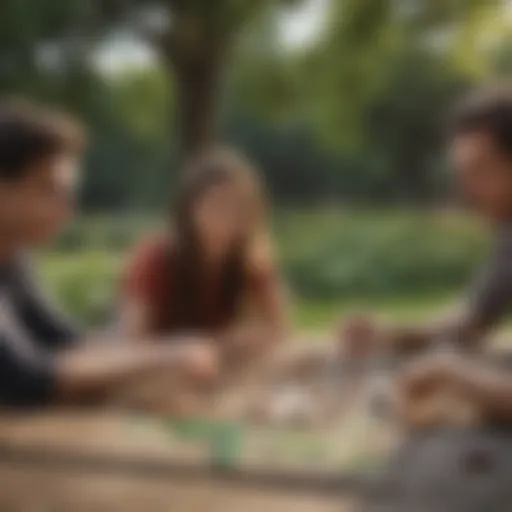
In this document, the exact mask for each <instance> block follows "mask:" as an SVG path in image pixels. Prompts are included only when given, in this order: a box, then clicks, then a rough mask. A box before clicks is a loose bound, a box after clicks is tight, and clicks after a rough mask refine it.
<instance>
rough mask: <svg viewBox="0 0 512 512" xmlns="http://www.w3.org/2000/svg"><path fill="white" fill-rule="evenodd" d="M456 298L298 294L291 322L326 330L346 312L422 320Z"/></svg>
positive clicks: (447, 295) (395, 319)
mask: <svg viewBox="0 0 512 512" xmlns="http://www.w3.org/2000/svg"><path fill="white" fill-rule="evenodd" d="M456 302H457V294H456V293H453V292H452V293H450V292H446V293H444V294H437V295H428V296H412V295H407V296H395V297H393V298H386V297H380V298H354V299H351V300H348V299H345V300H340V301H335V300H332V301H322V300H314V299H312V300H309V299H305V298H297V299H296V300H295V302H294V308H293V309H294V324H295V325H296V327H297V328H298V329H299V330H302V331H313V332H320V333H323V332H328V331H329V330H330V329H332V328H334V327H335V326H336V325H337V323H339V322H340V321H341V319H342V318H343V317H345V316H350V315H353V314H359V313H363V314H364V313H367V314H374V315H377V316H378V317H379V318H382V319H383V320H386V321H390V322H397V323H409V322H421V321H425V320H428V319H429V318H432V317H435V316H436V315H439V314H442V313H443V312H446V310H449V309H450V308H452V307H453V304H456Z"/></svg>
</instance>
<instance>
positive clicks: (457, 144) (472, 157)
mask: <svg viewBox="0 0 512 512" xmlns="http://www.w3.org/2000/svg"><path fill="white" fill-rule="evenodd" d="M451 156H452V160H453V164H454V166H455V170H456V173H457V177H458V181H459V186H460V189H461V192H462V194H463V196H464V198H465V199H466V200H467V201H468V202H469V204H470V205H471V206H472V207H473V208H475V209H476V210H477V211H479V212H480V213H482V214H483V215H485V216H486V217H488V218H490V219H491V220H494V221H502V220H508V219H509V217H511V216H512V159H511V158H510V156H508V155H505V154H504V153H503V152H502V151H501V150H500V149H499V148H498V147H497V146H496V144H495V142H494V141H493V139H492V138H491V136H490V135H489V134H488V133H486V132H485V131H482V132H478V131H475V132H470V133H465V134H460V135H458V136H457V137H455V139H454V140H453V142H452V146H451Z"/></svg>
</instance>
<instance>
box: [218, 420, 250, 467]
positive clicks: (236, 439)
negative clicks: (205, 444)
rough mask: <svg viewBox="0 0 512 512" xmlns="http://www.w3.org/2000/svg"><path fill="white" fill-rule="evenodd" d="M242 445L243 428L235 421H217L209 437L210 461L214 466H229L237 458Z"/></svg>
mask: <svg viewBox="0 0 512 512" xmlns="http://www.w3.org/2000/svg"><path fill="white" fill-rule="evenodd" d="M243 445H244V429H243V427H242V426H241V425H239V424H238V423H235V422H218V423H217V424H216V425H215V426H214V428H213V430H212V432H211V437H210V456H211V462H212V464H213V465H214V466H215V467H219V468H230V467H232V466H233V465H234V464H235V463H236V462H237V461H238V460H239V459H240V456H241V453H242V450H243Z"/></svg>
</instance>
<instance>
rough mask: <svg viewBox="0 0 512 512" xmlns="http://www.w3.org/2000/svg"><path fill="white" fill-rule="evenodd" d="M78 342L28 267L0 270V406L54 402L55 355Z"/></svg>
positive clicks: (14, 265)
mask: <svg viewBox="0 0 512 512" xmlns="http://www.w3.org/2000/svg"><path fill="white" fill-rule="evenodd" d="M77 339H78V331H77V329H76V328H75V327H74V326H73V325H72V324H71V323H70V322H69V321H68V320H66V319H65V318H64V317H62V316H61V315H60V314H59V313H58V312H57V311H56V310H55V309H54V308H53V307H52V305H51V303H50V301H49V300H48V299H47V298H46V297H44V296H43V294H42V292H41V290H40V289H39V287H38V286H37V282H36V280H35V279H34V277H33V275H32V272H31V268H30V264H28V263H27V262H25V261H22V260H21V259H20V260H18V261H16V262H14V263H11V264H9V265H4V266H3V267H2V268H1V269H0V404H1V405H8V406H35V405H43V404H45V403H48V402H51V401H52V399H53V398H54V396H55V393H54V392H55V372H54V356H55V354H56V353H57V352H58V351H60V350H63V349H65V348H67V347H69V346H71V345H73V344H74V343H75V342H76V340H77Z"/></svg>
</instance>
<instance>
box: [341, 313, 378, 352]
mask: <svg viewBox="0 0 512 512" xmlns="http://www.w3.org/2000/svg"><path fill="white" fill-rule="evenodd" d="M383 336H384V329H383V328H382V326H380V325H379V324H378V322H377V320H376V319H375V318H373V317H371V316H366V315H357V316H353V317H350V318H347V319H344V320H343V321H342V323H341V326H340V328H339V329H338V332H337V340H338V350H339V353H340V355H342V356H343V357H348V358H350V359H360V358H362V357H365V356H370V355H373V354H375V353H376V352H378V351H379V348H380V345H381V341H382V338H383Z"/></svg>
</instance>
